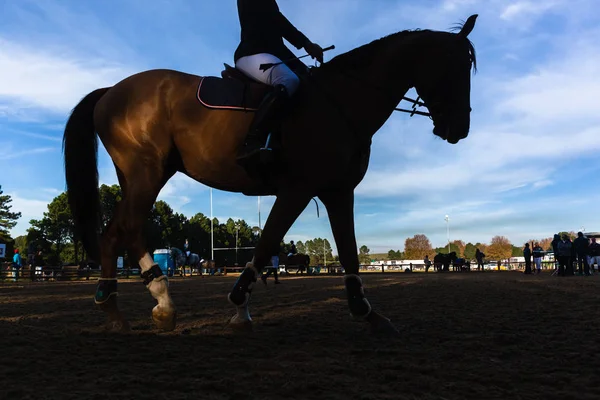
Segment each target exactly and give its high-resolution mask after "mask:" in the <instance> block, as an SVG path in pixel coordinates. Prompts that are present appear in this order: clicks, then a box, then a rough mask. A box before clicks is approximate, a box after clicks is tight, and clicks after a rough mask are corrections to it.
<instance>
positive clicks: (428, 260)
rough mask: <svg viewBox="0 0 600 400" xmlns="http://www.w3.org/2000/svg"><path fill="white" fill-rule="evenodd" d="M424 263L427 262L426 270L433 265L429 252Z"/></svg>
mask: <svg viewBox="0 0 600 400" xmlns="http://www.w3.org/2000/svg"><path fill="white" fill-rule="evenodd" d="M423 264H425V272H428V271H429V267H431V260H430V259H429V254H427V255H426V256H425V259H424V260H423Z"/></svg>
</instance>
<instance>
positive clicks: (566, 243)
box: [556, 233, 573, 276]
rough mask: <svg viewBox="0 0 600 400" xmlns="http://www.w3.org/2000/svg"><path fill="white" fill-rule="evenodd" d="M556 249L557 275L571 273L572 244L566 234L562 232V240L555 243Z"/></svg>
mask: <svg viewBox="0 0 600 400" xmlns="http://www.w3.org/2000/svg"><path fill="white" fill-rule="evenodd" d="M556 247H557V250H558V276H566V275H573V262H572V260H571V254H572V251H573V245H572V243H571V241H570V240H569V237H568V236H567V234H566V233H565V234H563V237H562V240H560V241H559V242H558V244H557V246H556Z"/></svg>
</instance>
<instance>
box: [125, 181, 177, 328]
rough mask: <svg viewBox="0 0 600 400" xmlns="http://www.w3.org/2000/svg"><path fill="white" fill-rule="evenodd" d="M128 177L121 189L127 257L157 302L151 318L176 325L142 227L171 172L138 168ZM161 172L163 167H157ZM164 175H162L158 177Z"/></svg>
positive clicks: (164, 281) (165, 325) (159, 323)
mask: <svg viewBox="0 0 600 400" xmlns="http://www.w3.org/2000/svg"><path fill="white" fill-rule="evenodd" d="M140 172H141V173H138V174H136V176H134V177H133V178H132V179H128V181H127V186H126V187H127V190H126V191H124V198H123V202H124V204H123V210H124V215H125V216H126V218H125V219H124V220H122V221H121V223H122V227H123V233H124V235H125V236H126V243H127V248H128V254H129V258H130V259H131V260H132V261H133V260H137V262H138V263H139V265H140V269H141V277H142V279H143V283H144V286H146V288H147V289H148V290H149V291H150V294H151V295H152V297H154V298H155V299H156V301H157V303H158V304H157V305H156V306H155V307H154V308H153V309H152V319H153V320H154V323H155V324H156V326H157V327H158V328H159V329H162V330H167V331H170V330H173V329H175V324H176V316H177V310H176V309H175V304H174V303H173V300H172V299H171V296H170V295H169V282H168V279H167V277H166V276H165V275H164V274H163V272H162V270H161V269H160V267H159V266H158V264H156V263H155V262H154V259H153V258H152V256H151V255H150V254H149V253H148V251H147V250H146V240H145V238H144V235H143V227H144V223H145V221H146V219H147V218H148V213H149V212H150V210H151V209H152V205H153V204H154V201H155V200H156V197H157V196H158V193H159V192H160V189H161V188H162V187H163V186H164V184H165V183H166V182H167V181H168V180H169V179H170V178H171V177H172V176H173V173H174V172H170V173H160V174H159V173H157V172H158V171H156V172H154V171H148V170H146V171H143V172H142V171H140ZM160 172H163V171H160ZM160 176H163V179H160V178H159V177H160Z"/></svg>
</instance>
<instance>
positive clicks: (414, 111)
mask: <svg viewBox="0 0 600 400" xmlns="http://www.w3.org/2000/svg"><path fill="white" fill-rule="evenodd" d="M333 49H335V45H331V46H329V47H326V48H324V49H323V52H326V51H329V50H333ZM308 56H309V54H305V55H303V56H300V57H294V58H290V59H289V60H284V61H280V62H277V63H266V64H260V67H259V68H260V69H261V70H262V71H267V70H269V69H271V68H273V67H276V66H278V65H281V64H285V63H288V62H292V61H296V60H300V59H301V58H304V57H308ZM340 72H341V73H342V74H344V75H346V76H348V77H350V78H353V79H355V80H357V81H360V82H363V83H365V84H367V85H369V86H371V87H373V88H374V89H377V90H379V91H380V92H382V93H385V94H389V92H388V91H387V90H386V89H384V88H382V87H380V86H378V85H374V84H373V83H371V82H367V81H366V80H365V79H363V78H360V77H357V76H354V75H352V74H349V73H348V72H347V71H343V70H340ZM402 100H406V101H409V102H411V103H412V106H411V109H410V110H407V109H405V108H398V107H394V111H400V112H405V113H408V114H410V116H411V117H412V116H413V115H415V114H417V115H422V116H424V117H429V118H430V119H431V113H429V112H425V111H419V110H417V107H427V106H426V105H425V103H424V102H422V101H421V97H420V96H418V97H417V98H416V100H415V99H411V98H410V97H406V96H402ZM402 100H401V101H402Z"/></svg>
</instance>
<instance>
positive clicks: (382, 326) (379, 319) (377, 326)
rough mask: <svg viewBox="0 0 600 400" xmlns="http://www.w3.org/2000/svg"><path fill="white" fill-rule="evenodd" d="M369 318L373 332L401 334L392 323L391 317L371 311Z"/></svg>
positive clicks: (388, 334) (392, 334)
mask: <svg viewBox="0 0 600 400" xmlns="http://www.w3.org/2000/svg"><path fill="white" fill-rule="evenodd" d="M367 320H368V321H369V324H370V326H371V334H374V335H386V336H399V335H400V331H399V330H398V329H397V328H396V327H395V326H394V324H392V322H391V321H390V319H389V318H386V317H384V316H383V315H381V314H378V313H376V312H375V311H372V312H371V314H370V315H369V317H368V318H367Z"/></svg>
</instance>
